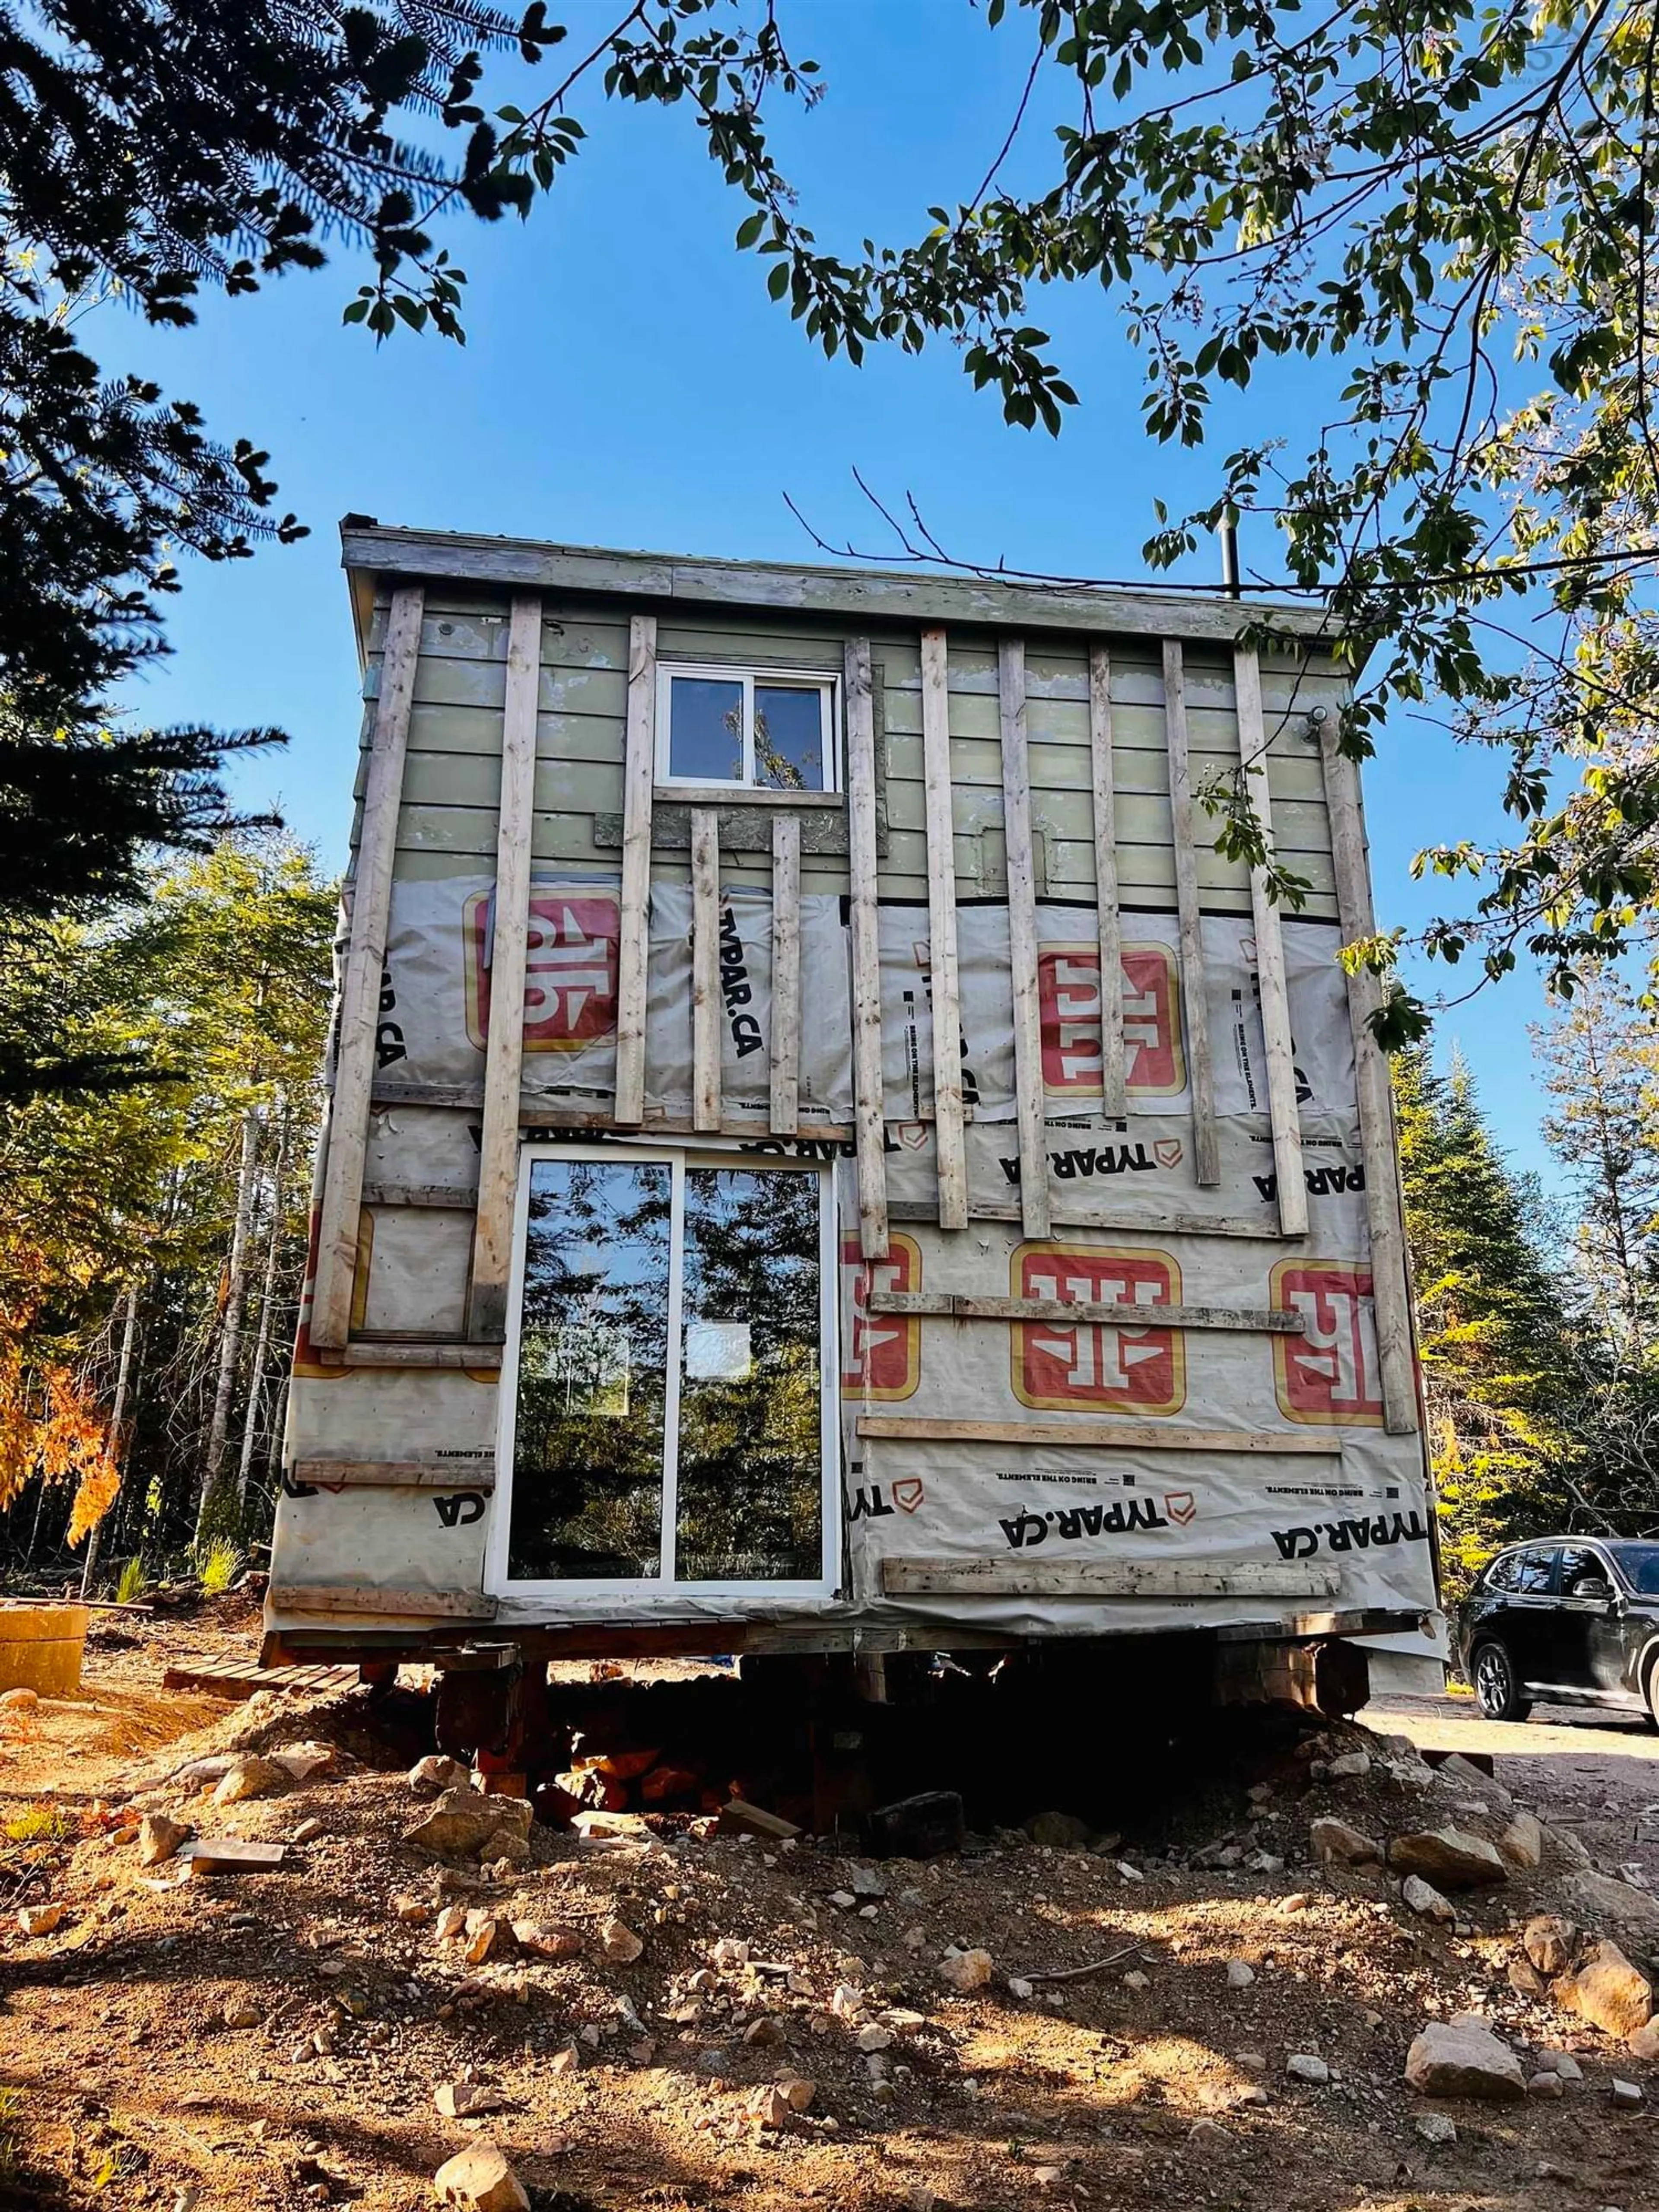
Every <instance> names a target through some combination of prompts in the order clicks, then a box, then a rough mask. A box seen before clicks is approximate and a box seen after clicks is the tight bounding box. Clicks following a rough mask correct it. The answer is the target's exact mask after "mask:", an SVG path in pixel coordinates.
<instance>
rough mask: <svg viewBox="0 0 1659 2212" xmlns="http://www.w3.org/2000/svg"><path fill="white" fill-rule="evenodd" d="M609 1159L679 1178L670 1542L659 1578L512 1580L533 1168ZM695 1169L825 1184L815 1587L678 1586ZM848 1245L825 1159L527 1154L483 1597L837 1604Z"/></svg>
mask: <svg viewBox="0 0 1659 2212" xmlns="http://www.w3.org/2000/svg"><path fill="white" fill-rule="evenodd" d="M555 1159H556V1160H594V1161H604V1160H609V1161H612V1162H615V1163H618V1164H638V1165H641V1166H665V1167H666V1168H667V1169H668V1170H669V1173H670V1176H671V1186H670V1202H669V1256H668V1314H667V1338H668V1365H667V1372H666V1374H665V1377H664V1394H663V1469H662V1534H661V1548H660V1552H659V1562H660V1564H659V1571H658V1572H657V1573H656V1574H655V1575H641V1576H630V1577H626V1578H609V1579H605V1580H589V1579H587V1578H586V1577H583V1578H580V1579H575V1580H569V1581H547V1580H541V1581H535V1582H530V1581H520V1580H514V1579H512V1578H511V1577H509V1574H508V1550H509V1538H510V1533H511V1528H512V1519H513V1452H514V1448H515V1443H516V1437H517V1430H518V1419H519V1349H520V1329H521V1326H522V1322H523V1315H524V1288H525V1264H526V1244H527V1241H528V1230H529V1222H530V1186H531V1176H532V1170H533V1168H534V1166H535V1164H536V1162H537V1161H538V1160H555ZM691 1167H716V1168H732V1169H741V1170H751V1171H753V1172H755V1173H758V1174H763V1175H811V1176H816V1178H817V1184H818V1413H819V1466H820V1474H821V1479H820V1484H819V1506H818V1512H819V1526H820V1531H821V1536H822V1543H821V1548H820V1554H819V1568H820V1571H819V1573H818V1575H817V1577H816V1578H814V1579H812V1580H811V1581H805V1582H775V1583H755V1582H742V1583H712V1582H684V1583H682V1582H677V1581H675V1579H674V1566H675V1558H674V1551H675V1540H676V1534H677V1528H676V1522H677V1517H678V1516H677V1508H678V1449H677V1446H678V1434H679V1398H680V1368H681V1364H682V1358H683V1345H684V1314H683V1310H682V1309H683V1273H684V1228H685V1173H686V1170H687V1169H688V1168H691ZM839 1316H840V1243H839V1224H838V1219H837V1213H836V1188H835V1173H834V1168H833V1165H832V1164H829V1163H826V1162H823V1161H819V1160H792V1159H781V1158H778V1157H777V1156H776V1155H775V1154H772V1153H766V1154H763V1155H760V1156H757V1155H755V1154H752V1153H749V1152H741V1151H739V1150H738V1147H737V1146H736V1144H735V1143H734V1142H731V1143H728V1142H723V1141H721V1140H720V1139H712V1140H711V1139H708V1138H706V1137H704V1138H696V1139H690V1138H688V1139H684V1140H683V1141H680V1140H676V1139H658V1140H655V1141H653V1140H652V1139H649V1138H641V1139H638V1140H637V1141H623V1142H619V1143H616V1144H608V1143H607V1144H599V1145H594V1144H532V1145H525V1146H522V1147H521V1148H520V1157H519V1187H518V1192H517V1195H516V1199H515V1202H514V1206H513V1267H512V1275H511V1279H510V1282H509V1285H508V1292H507V1341H506V1344H505V1346H504V1347H503V1350H502V1355H501V1386H500V1390H499V1404H498V1408H497V1423H496V1443H495V1492H494V1494H493V1496H492V1498H491V1500H490V1514H489V1540H488V1542H487V1544H486V1546H485V1551H484V1584H483V1586H484V1589H485V1590H486V1591H487V1592H488V1593H489V1595H492V1596H496V1597H505V1598H528V1599H538V1598H539V1599H546V1600H549V1601H555V1602H556V1604H557V1605H558V1607H559V1608H560V1610H561V1611H572V1610H586V1611H592V1609H593V1608H594V1607H595V1606H596V1605H598V1606H599V1607H602V1608H603V1610H604V1611H605V1612H607V1613H617V1612H623V1611H626V1612H637V1613H653V1612H665V1611H669V1610H672V1609H676V1608H682V1607H684V1605H685V1604H686V1602H687V1601H696V1603H697V1604H698V1606H699V1609H701V1608H702V1601H704V1600H706V1599H709V1598H716V1599H720V1600H721V1601H724V1602H725V1604H726V1605H736V1606H739V1607H740V1606H741V1605H742V1604H743V1603H744V1601H747V1602H749V1603H751V1604H759V1605H764V1606H770V1605H771V1604H772V1603H773V1602H774V1601H775V1600H776V1599H778V1598H799V1599H805V1600H809V1601H811V1600H816V1601H819V1602H827V1601H829V1599H831V1598H833V1597H834V1595H835V1594H836V1587H837V1584H838V1583H839V1579H840V1577H839V1572H838V1565H839V1559H840V1550H841V1400H840V1389H841V1360H840V1350H839V1346H838V1343H837V1336H838V1322H839Z"/></svg>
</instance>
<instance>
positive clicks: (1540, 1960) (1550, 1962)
mask: <svg viewBox="0 0 1659 2212" xmlns="http://www.w3.org/2000/svg"><path fill="white" fill-rule="evenodd" d="M1521 1945H1522V1949H1523V1950H1524V1951H1525V1952H1526V1954H1527V1957H1528V1960H1529V1961H1530V1963H1531V1964H1532V1965H1533V1966H1534V1967H1535V1968H1536V1969H1537V1971H1538V1972H1540V1973H1541V1974H1542V1975H1543V1976H1544V1977H1545V1978H1546V1979H1547V1980H1549V1981H1553V1980H1554V1978H1555V1977H1556V1976H1557V1975H1558V1974H1565V1972H1566V1971H1567V1969H1568V1967H1569V1966H1571V1964H1572V1958H1573V1953H1574V1952H1575V1950H1577V1946H1578V1930H1577V1929H1576V1928H1575V1927H1574V1926H1573V1924H1572V1923H1571V1920H1563V1919H1562V1917H1561V1916H1560V1915H1559V1913H1557V1912H1540V1913H1535V1914H1534V1917H1532V1918H1531V1919H1530V1920H1529V1921H1528V1923H1527V1924H1526V1927H1525V1928H1524V1929H1523V1930H1522V1936H1521Z"/></svg>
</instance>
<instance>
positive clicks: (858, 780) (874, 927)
mask: <svg viewBox="0 0 1659 2212" xmlns="http://www.w3.org/2000/svg"><path fill="white" fill-rule="evenodd" d="M844 662H845V670H846V677H847V851H848V877H849V880H850V882H851V885H852V896H851V900H850V904H849V921H850V925H851V931H852V939H853V1099H854V1112H855V1115H856V1117H857V1124H856V1126H857V1137H858V1182H859V1249H860V1251H861V1252H862V1253H863V1255H864V1256H865V1258H866V1260H880V1259H884V1258H885V1256H886V1253H887V1243H888V1237H887V1161H886V1124H885V1121H884V1114H883V1104H884V1101H883V1095H882V1073H881V938H880V930H881V922H880V908H879V907H878V903H877V883H876V710H875V687H874V683H873V680H872V672H871V667H870V641H869V639H868V638H867V637H853V638H848V641H847V646H846V650H845V655H844Z"/></svg>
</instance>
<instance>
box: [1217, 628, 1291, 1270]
mask: <svg viewBox="0 0 1659 2212" xmlns="http://www.w3.org/2000/svg"><path fill="white" fill-rule="evenodd" d="M1233 696H1234V699H1235V700H1236V702H1237V708H1238V757H1239V763H1240V765H1241V767H1242V769H1243V774H1244V777H1245V782H1244V789H1245V790H1246V791H1247V792H1249V793H1250V801H1251V805H1253V807H1254V808H1255V817H1256V820H1257V821H1258V822H1259V823H1261V829H1262V833H1263V836H1265V838H1266V840H1267V854H1268V857H1269V859H1271V858H1272V856H1273V797H1272V794H1271V793H1270V792H1269V790H1268V788H1267V728H1266V723H1265V720H1264V717H1263V715H1262V712H1261V663H1260V661H1259V660H1258V659H1256V656H1255V647H1246V646H1237V647H1235V648H1234V650H1233ZM1252 779H1254V781H1252ZM1250 913H1251V916H1252V918H1253V921H1254V923H1255V973H1256V982H1257V986H1258V989H1259V994H1260V998H1261V1039H1262V1044H1263V1047H1264V1048H1265V1050H1266V1052H1267V1119H1268V1126H1269V1127H1271V1129H1272V1131H1273V1174H1274V1176H1275V1178H1276V1180H1277V1182H1278V1187H1279V1235H1280V1236H1281V1237H1305V1236H1306V1235H1307V1233H1308V1186H1307V1184H1306V1182H1304V1179H1303V1173H1302V1116H1301V1113H1300V1111H1299V1109H1298V1108H1297V1103H1296V1047H1295V1044H1294V1042H1293V1040H1292V1038H1291V999H1290V987H1289V985H1288V982H1287V981H1286V979H1285V934H1284V931H1283V929H1282V928H1281V927H1280V918H1279V906H1278V902H1277V901H1276V900H1274V899H1273V898H1272V897H1270V896H1269V895H1268V890H1267V869H1266V868H1265V867H1260V868H1252V869H1251V870H1250Z"/></svg>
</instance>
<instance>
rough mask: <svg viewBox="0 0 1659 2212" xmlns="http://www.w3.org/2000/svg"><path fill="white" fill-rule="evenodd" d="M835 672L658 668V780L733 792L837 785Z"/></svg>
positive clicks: (674, 665) (819, 788) (662, 665)
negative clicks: (818, 674) (809, 672)
mask: <svg viewBox="0 0 1659 2212" xmlns="http://www.w3.org/2000/svg"><path fill="white" fill-rule="evenodd" d="M838 688H839V687H838V686H837V684H836V678H834V677H833V676H815V675H798V674H797V673H796V672H795V671H793V670H792V669H744V668H732V667H722V666H720V665H712V666H707V667H704V666H695V665H691V664H690V663H689V662H675V661H664V662H661V663H659V666H658V670H657V781H658V782H659V783H663V784H690V785H696V786H700V787H705V788H712V787H718V786H720V785H729V786H730V787H732V789H733V790H736V791H777V792H791V791H795V792H826V791H836V790H838V789H839V788H840V784H839V778H838V773H837V769H838V763H837V753H838V750H839V748H838V747H837V745H836V727H837V721H836V695H837V690H838Z"/></svg>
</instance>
